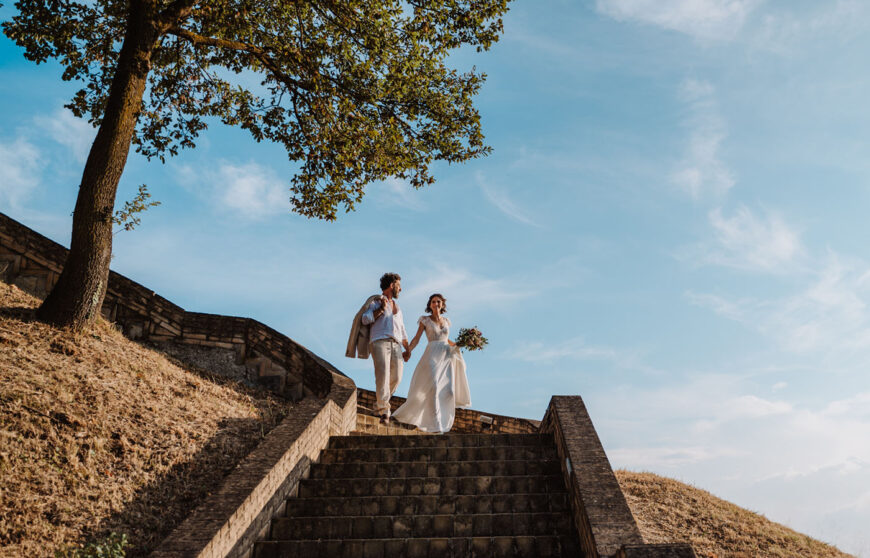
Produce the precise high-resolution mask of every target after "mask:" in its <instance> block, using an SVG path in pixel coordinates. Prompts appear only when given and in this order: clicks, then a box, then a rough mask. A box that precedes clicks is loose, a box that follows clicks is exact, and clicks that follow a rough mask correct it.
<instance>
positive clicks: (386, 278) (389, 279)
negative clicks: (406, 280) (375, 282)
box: [381, 273, 402, 291]
mask: <svg viewBox="0 0 870 558" xmlns="http://www.w3.org/2000/svg"><path fill="white" fill-rule="evenodd" d="M401 280H402V278H401V277H399V274H398V273H384V274H383V275H382V276H381V290H382V291H385V290H387V287H389V286H390V285H392V284H393V283H395V282H396V281H401Z"/></svg>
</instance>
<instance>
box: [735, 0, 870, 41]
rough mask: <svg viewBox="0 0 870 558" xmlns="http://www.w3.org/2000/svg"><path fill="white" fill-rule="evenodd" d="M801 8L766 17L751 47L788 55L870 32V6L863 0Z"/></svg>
mask: <svg viewBox="0 0 870 558" xmlns="http://www.w3.org/2000/svg"><path fill="white" fill-rule="evenodd" d="M787 7H788V8H791V6H787ZM801 8H803V9H801V10H800V13H796V11H791V12H789V11H785V10H780V11H777V12H774V13H770V14H767V15H765V16H764V18H763V19H761V21H760V25H759V28H758V30H757V32H756V33H755V34H754V36H753V37H752V38H751V40H752V46H755V47H757V48H760V49H764V50H768V51H772V52H776V53H780V54H789V53H792V52H795V51H798V50H800V49H804V48H806V46H807V45H813V48H817V45H818V42H819V41H820V39H821V40H824V39H825V38H828V37H834V38H835V40H837V41H843V42H846V41H850V40H851V39H853V38H854V37H856V36H860V35H862V34H865V33H866V32H867V16H868V14H870V6H868V4H867V2H864V1H862V0H836V1H835V2H818V3H815V4H809V5H807V6H802V7H801Z"/></svg>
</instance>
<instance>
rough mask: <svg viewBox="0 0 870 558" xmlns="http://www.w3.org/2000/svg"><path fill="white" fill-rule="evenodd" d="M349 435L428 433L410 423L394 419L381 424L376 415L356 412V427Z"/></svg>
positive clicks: (418, 434) (412, 434) (416, 434)
mask: <svg viewBox="0 0 870 558" xmlns="http://www.w3.org/2000/svg"><path fill="white" fill-rule="evenodd" d="M349 434H350V437H355V438H358V437H361V436H365V437H368V436H378V437H379V436H403V437H404V436H408V435H411V436H420V435H428V434H426V433H425V432H423V431H421V430H417V427H415V426H412V425H410V424H401V423H398V422H396V421H390V422H389V423H388V424H381V422H380V419H378V417H376V416H370V415H364V414H361V413H357V415H356V427H355V428H354V430H353V431H351V432H350V433H349Z"/></svg>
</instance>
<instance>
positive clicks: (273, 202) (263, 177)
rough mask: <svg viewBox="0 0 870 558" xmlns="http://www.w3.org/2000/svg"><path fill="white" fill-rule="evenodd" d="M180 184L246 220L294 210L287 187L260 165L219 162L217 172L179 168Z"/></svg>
mask: <svg viewBox="0 0 870 558" xmlns="http://www.w3.org/2000/svg"><path fill="white" fill-rule="evenodd" d="M178 177H179V182H180V183H182V184H183V185H185V186H187V187H192V188H193V189H194V190H195V191H196V192H197V193H198V194H199V195H202V196H204V197H208V198H209V199H212V200H214V202H215V203H216V205H217V206H218V207H219V208H221V209H223V210H226V211H230V212H232V213H236V214H238V215H241V216H242V217H245V218H248V219H252V220H258V219H265V218H268V217H271V216H274V215H280V214H281V213H286V212H289V211H290V202H289V194H288V193H287V185H286V183H285V182H284V181H282V180H281V179H280V178H279V177H278V176H277V175H276V173H275V172H274V171H273V170H272V169H270V168H268V167H264V166H262V165H260V164H257V163H254V162H249V163H245V164H233V163H229V162H227V161H219V162H218V163H217V168H215V169H205V170H202V169H194V168H192V167H189V166H183V167H180V168H179V169H178Z"/></svg>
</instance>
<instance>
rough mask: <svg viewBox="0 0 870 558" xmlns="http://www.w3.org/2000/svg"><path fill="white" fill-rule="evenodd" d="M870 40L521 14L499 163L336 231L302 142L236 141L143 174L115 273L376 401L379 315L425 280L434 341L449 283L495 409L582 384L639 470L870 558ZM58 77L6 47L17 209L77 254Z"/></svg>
mask: <svg viewBox="0 0 870 558" xmlns="http://www.w3.org/2000/svg"><path fill="white" fill-rule="evenodd" d="M11 13H12V8H11V7H10V6H6V7H4V8H2V9H0V16H2V18H3V19H5V18H6V17H8V16H9V15H10V14H11ZM868 28H870V4H868V3H866V2H861V1H849V0H832V1H831V2H824V3H819V2H809V1H794V0H790V1H774V0H768V1H764V0H658V1H655V2H653V1H652V0H596V1H592V0H589V1H582V2H578V1H560V0H546V1H543V2H541V1H537V2H529V1H522V0H520V1H517V2H516V3H515V4H514V6H513V8H512V10H511V12H510V13H509V14H508V16H507V18H506V20H505V33H504V37H503V39H502V41H501V42H499V43H498V44H496V45H495V47H494V48H493V50H492V51H491V52H489V53H484V54H482V55H476V54H474V55H472V54H470V53H469V54H465V53H463V54H461V55H457V56H456V57H455V62H456V64H457V65H459V66H460V67H468V66H470V65H471V64H475V65H477V67H478V68H479V69H481V70H483V71H485V72H486V73H487V74H488V76H489V79H488V81H487V83H486V84H485V85H484V88H483V90H482V92H481V94H480V96H479V100H478V106H479V107H480V110H481V114H482V119H483V124H484V128H485V131H486V134H487V139H488V142H489V143H490V145H492V146H493V147H494V149H495V150H494V153H493V154H492V155H491V156H490V157H488V158H486V159H483V160H477V161H472V162H470V163H468V164H465V165H461V166H451V167H447V166H445V167H439V168H438V169H437V172H436V176H437V178H438V182H437V183H436V184H435V185H433V186H431V187H429V188H427V189H424V190H421V191H414V190H413V189H411V188H410V187H409V186H408V185H407V184H405V183H403V182H401V181H395V180H394V181H388V182H386V183H383V184H375V185H372V186H370V187H369V189H368V191H367V195H366V198H365V200H364V201H363V204H362V206H361V207H360V209H359V210H358V211H357V212H355V213H351V214H346V215H342V216H340V218H339V220H338V221H337V222H336V223H324V222H318V221H309V220H307V219H305V218H303V217H300V216H297V215H293V214H291V213H290V212H289V203H288V202H287V198H288V191H287V184H288V181H289V176H290V174H291V173H292V171H293V168H292V167H291V166H290V165H288V163H287V161H286V157H285V156H284V154H283V152H282V151H281V149H280V148H278V147H275V146H270V145H264V144H256V143H255V142H253V141H252V140H251V139H250V138H249V137H247V135H246V133H244V132H242V131H240V130H237V129H231V128H226V127H222V126H220V125H216V126H213V127H212V128H211V129H210V130H209V131H208V132H206V133H205V134H204V135H203V136H202V138H201V139H200V141H199V143H198V147H197V149H196V150H194V151H188V152H184V153H183V154H182V155H181V156H179V157H177V158H175V159H172V160H170V161H169V162H168V163H167V164H166V165H160V164H158V163H148V162H146V161H145V160H144V159H142V158H141V157H138V156H131V158H130V160H129V163H128V165H127V169H126V171H125V174H124V177H123V179H122V185H121V191H120V193H119V203H121V202H122V201H123V200H125V199H129V198H130V197H132V195H133V194H134V193H135V190H136V188H137V186H138V185H139V184H141V183H146V184H148V186H149V188H150V190H151V192H152V193H153V194H154V196H155V198H156V199H158V200H160V201H161V202H162V203H163V205H161V206H160V207H157V208H154V209H152V210H150V211H149V212H148V213H147V214H146V215H145V216H144V218H143V223H142V225H141V227H140V228H139V229H137V230H136V231H134V232H123V233H120V234H118V235H117V237H116V243H115V252H114V253H115V256H114V269H115V270H117V271H119V272H121V273H123V274H126V275H127V276H129V277H131V278H132V279H134V280H136V281H138V282H140V283H142V284H144V285H146V286H148V287H150V288H153V289H154V290H155V291H157V292H159V293H160V294H162V295H163V296H166V297H167V298H169V299H170V300H172V301H174V302H176V303H178V304H180V305H181V306H183V307H185V308H187V309H189V310H195V311H203V312H215V313H221V314H234V315H241V316H250V317H253V318H256V319H258V320H261V321H262V322H264V323H266V324H268V325H270V326H272V327H274V328H276V329H278V330H279V331H282V332H284V333H286V334H287V335H289V336H290V337H292V338H294V339H295V340H297V341H298V342H300V343H302V344H304V345H306V346H307V347H309V348H310V349H312V350H313V351H315V352H316V353H318V354H320V355H321V356H323V357H324V358H326V359H327V360H329V361H330V362H332V363H333V364H335V365H336V366H338V367H339V368H340V369H341V370H343V371H345V372H346V373H347V374H348V375H350V376H351V377H352V378H353V379H354V380H355V381H356V382H357V384H358V385H360V386H362V387H371V386H372V383H373V378H372V376H373V375H372V372H371V363H370V362H369V361H357V360H350V359H346V358H345V357H344V347H345V343H346V340H347V332H348V328H349V325H350V319H351V317H352V316H353V314H354V312H355V311H356V309H357V308H358V307H359V305H360V304H361V303H362V301H363V300H364V299H365V297H366V296H367V295H369V294H371V293H373V292H375V290H376V285H377V279H378V277H379V276H380V275H381V273H383V272H384V271H388V270H390V271H397V272H399V273H401V274H402V276H403V283H404V287H405V291H404V292H403V294H402V297H401V299H400V302H401V303H402V304H403V308H404V311H405V313H406V316H407V318H406V322H407V325H408V327H409V329H410V328H413V324H414V322H415V320H416V317H417V316H418V315H419V314H420V313H421V310H422V308H423V306H424V304H425V301H426V298H427V296H428V295H429V294H430V293H431V292H435V291H438V292H442V293H444V294H445V295H446V297H447V300H448V309H449V314H448V315H449V316H451V318H452V320H453V323H454V324H455V326H456V327H460V326H471V325H477V326H478V327H480V328H481V329H482V330H483V332H484V333H485V335H487V337H489V339H490V345H489V347H488V348H487V349H486V350H485V351H483V352H481V353H473V354H469V355H467V357H466V362H467V364H468V376H469V382H470V386H471V392H472V401H473V406H474V407H475V408H477V409H482V410H488V411H491V412H495V413H501V414H508V415H518V416H523V417H529V418H537V419H539V418H541V416H542V415H543V413H544V410H545V409H546V405H547V402H548V400H549V397H550V396H551V395H553V394H580V395H582V396H583V398H584V400H585V401H586V403H587V406H588V407H589V409H590V412H591V414H592V418H593V421H594V422H595V424H596V427H597V429H598V432H599V434H600V436H601V439H602V441H603V443H604V445H605V448H606V449H607V452H608V455H609V457H610V459H611V462H612V463H613V465H614V466H615V467H624V468H629V469H634V470H644V471H653V472H656V473H660V474H663V475H668V476H671V477H675V478H677V479H680V480H683V481H686V482H690V483H692V484H694V485H696V486H699V487H701V488H704V489H707V490H710V491H711V492H713V493H714V494H716V495H718V496H720V497H723V498H726V499H728V500H731V501H733V502H735V503H737V504H739V505H741V506H744V507H747V508H749V509H751V510H754V511H758V512H761V513H763V514H765V515H766V516H767V517H769V518H771V519H773V520H776V521H779V522H783V523H785V524H787V525H789V526H791V527H793V528H795V529H798V530H800V531H803V532H805V533H807V534H810V535H812V536H815V537H817V538H821V539H823V540H825V541H828V542H832V543H835V544H837V545H838V546H840V547H841V548H842V549H843V550H846V551H849V552H853V553H856V554H859V555H861V556H865V557H870V535H868V534H867V532H866V527H865V526H866V525H868V524H870V380H868V368H870V310H868V303H870V245H868V242H867V240H868V237H870V226H868V219H867V215H868V211H870V103H868V102H867V99H868V98H870V68H868V66H867V63H866V54H867V52H868V50H870V38H868V37H870V33H868ZM59 73H60V72H59V70H58V68H57V67H56V66H54V65H50V64H49V65H43V66H38V67H37V66H34V65H33V64H31V63H29V62H27V61H25V60H24V59H23V57H21V55H20V52H19V50H18V49H17V48H16V47H15V46H14V45H12V44H11V43H10V41H8V40H7V39H5V38H3V39H2V40H0V106H2V110H0V167H2V168H3V169H4V170H3V174H4V179H3V180H2V181H0V211H3V212H5V213H7V214H9V215H11V216H12V217H14V218H16V219H19V220H20V221H22V222H24V223H25V224H27V225H29V226H31V227H33V228H35V229H36V230H39V231H41V232H42V233H44V234H46V235H47V236H49V237H51V238H54V239H55V240H57V241H59V242H61V243H64V244H66V243H67V240H68V237H69V226H70V212H71V211H72V207H73V203H74V199H75V193H76V187H75V185H76V183H77V181H78V180H79V178H80V173H81V169H82V164H83V161H84V157H85V155H86V153H87V150H88V148H89V143H90V140H91V139H92V137H93V131H92V130H91V129H89V127H88V126H87V125H86V124H83V123H82V122H80V121H77V120H76V119H75V118H73V117H72V116H71V115H70V114H69V113H68V112H65V111H64V109H63V108H62V105H63V104H64V102H65V101H66V100H67V99H68V98H69V97H70V95H71V92H72V91H73V87H71V86H70V84H64V83H62V82H60V81H59V79H58V78H59ZM419 354H420V351H419V350H418V351H417V354H416V355H415V357H414V358H413V359H412V362H411V363H410V364H411V366H409V367H407V368H406V372H405V374H406V375H405V380H404V381H403V383H402V385H401V386H400V387H399V392H398V394H399V395H403V394H404V393H405V390H406V389H407V386H408V383H409V381H410V375H411V372H412V370H413V365H414V364H415V362H416V358H417V357H419Z"/></svg>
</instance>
